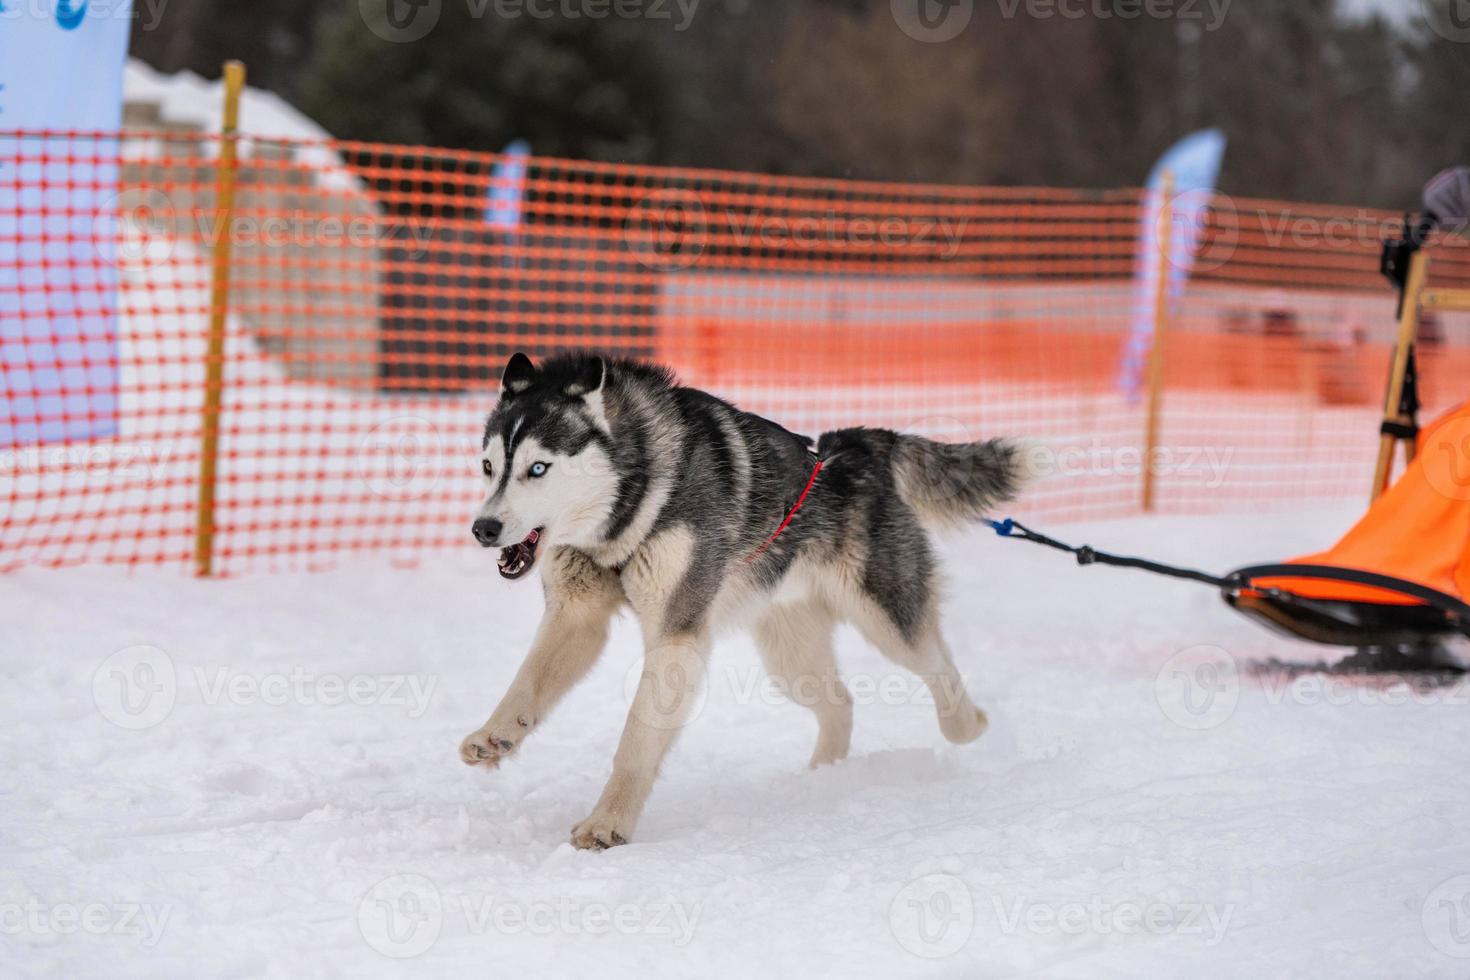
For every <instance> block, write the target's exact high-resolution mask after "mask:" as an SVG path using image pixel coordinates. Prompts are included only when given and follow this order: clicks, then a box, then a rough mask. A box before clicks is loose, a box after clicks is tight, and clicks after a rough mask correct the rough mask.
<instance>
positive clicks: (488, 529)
mask: <svg viewBox="0 0 1470 980" xmlns="http://www.w3.org/2000/svg"><path fill="white" fill-rule="evenodd" d="M504 526H505V525H503V524H501V523H500V522H499V521H497V520H495V519H494V518H491V517H480V518H476V520H475V523H474V524H472V525H470V533H471V534H473V535H474V536H475V540H476V541H478V542H480V544H481V546H483V547H486V548H493V547H495V542H497V541H499V540H500V529H501V528H502V527H504Z"/></svg>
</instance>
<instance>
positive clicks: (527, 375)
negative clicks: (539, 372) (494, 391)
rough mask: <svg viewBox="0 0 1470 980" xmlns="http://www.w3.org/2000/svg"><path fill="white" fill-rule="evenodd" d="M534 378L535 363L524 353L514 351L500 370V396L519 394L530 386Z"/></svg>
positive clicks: (506, 396)
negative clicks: (503, 368)
mask: <svg viewBox="0 0 1470 980" xmlns="http://www.w3.org/2000/svg"><path fill="white" fill-rule="evenodd" d="M535 380H536V365H534V364H532V363H531V359H530V358H529V357H527V356H526V355H525V354H523V353H521V352H520V351H516V352H515V353H514V354H512V355H511V356H510V360H509V361H507V362H506V363H505V370H503V371H501V372H500V397H501V398H509V397H511V396H512V395H519V394H520V393H521V392H523V391H525V390H526V389H527V388H529V387H531V382H533V381H535Z"/></svg>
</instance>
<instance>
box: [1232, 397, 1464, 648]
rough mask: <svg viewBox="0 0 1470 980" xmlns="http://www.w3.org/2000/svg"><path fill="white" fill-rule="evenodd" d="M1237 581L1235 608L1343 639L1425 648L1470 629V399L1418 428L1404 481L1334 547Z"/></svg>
mask: <svg viewBox="0 0 1470 980" xmlns="http://www.w3.org/2000/svg"><path fill="white" fill-rule="evenodd" d="M1230 578H1232V579H1234V580H1236V581H1237V582H1238V583H1239V586H1238V587H1237V588H1236V589H1234V590H1229V589H1227V590H1226V591H1225V600H1226V601H1227V602H1229V603H1230V604H1231V605H1232V606H1234V607H1235V608H1236V609H1239V610H1240V611H1241V612H1243V613H1246V614H1247V615H1250V616H1253V617H1255V618H1256V619H1258V620H1260V621H1262V622H1264V623H1265V624H1267V625H1268V626H1270V627H1272V628H1274V629H1277V630H1279V631H1282V632H1285V633H1289V634H1291V635H1293V636H1299V637H1302V638H1303V639H1307V640H1315V641H1317V642H1319V643H1331V644H1337V645H1342V646H1353V647H1365V646H1385V647H1397V646H1419V645H1424V644H1429V643H1433V642H1435V641H1436V640H1438V639H1441V638H1443V637H1446V636H1449V635H1452V634H1455V633H1464V634H1466V635H1470V605H1467V604H1466V602H1465V596H1466V594H1467V593H1470V402H1466V403H1465V404H1463V405H1461V406H1460V407H1459V408H1456V409H1454V410H1452V411H1450V412H1448V413H1446V414H1445V415H1443V416H1441V417H1440V418H1438V419H1436V420H1435V421H1434V422H1433V423H1432V424H1430V425H1429V426H1428V427H1427V428H1425V429H1424V430H1423V431H1422V432H1421V433H1420V434H1419V440H1418V452H1417V453H1416V454H1415V457H1414V460H1413V462H1412V463H1410V464H1409V466H1408V469H1406V470H1405V471H1404V474H1403V476H1401V477H1400V478H1399V480H1398V482H1397V483H1395V484H1394V485H1393V486H1392V487H1390V488H1389V489H1388V490H1387V491H1386V492H1385V493H1384V494H1383V495H1382V496H1380V497H1379V498H1378V500H1377V501H1375V502H1374V504H1373V506H1372V507H1370V508H1369V509H1368V512H1367V513H1366V514H1364V515H1363V518H1362V520H1360V521H1358V523H1357V524H1356V525H1354V526H1353V528H1352V530H1350V531H1348V533H1347V534H1345V535H1343V538H1342V540H1340V541H1338V542H1337V544H1336V545H1334V546H1333V547H1331V548H1329V549H1328V550H1327V551H1323V552H1320V553H1318V554H1314V555H1306V556H1304V557H1301V558H1295V559H1292V560H1291V561H1289V562H1286V563H1284V564H1280V565H1255V566H1251V567H1249V568H1242V569H1239V570H1238V571H1236V572H1235V573H1234V574H1233V575H1232V576H1230Z"/></svg>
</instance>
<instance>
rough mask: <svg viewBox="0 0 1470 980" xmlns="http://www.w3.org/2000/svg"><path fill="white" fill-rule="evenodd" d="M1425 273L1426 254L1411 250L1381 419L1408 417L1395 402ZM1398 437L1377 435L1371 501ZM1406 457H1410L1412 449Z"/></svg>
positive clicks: (1384, 483) (1383, 482)
mask: <svg viewBox="0 0 1470 980" xmlns="http://www.w3.org/2000/svg"><path fill="white" fill-rule="evenodd" d="M1428 276H1429V256H1427V255H1425V254H1424V253H1423V252H1415V253H1414V257H1413V258H1411V259H1410V260H1409V275H1408V277H1407V278H1406V279H1405V280H1404V298H1403V304H1402V305H1403V309H1401V310H1399V332H1398V339H1397V340H1396V341H1395V342H1394V348H1393V368H1392V370H1390V372H1389V375H1388V394H1387V395H1386V396H1385V397H1384V399H1383V421H1385V422H1398V423H1408V422H1409V421H1410V420H1409V419H1406V418H1404V417H1403V416H1402V415H1400V414H1399V403H1400V402H1401V401H1402V400H1403V397H1404V376H1405V375H1406V374H1407V373H1408V369H1409V348H1410V347H1412V346H1413V345H1414V339H1415V337H1416V336H1417V335H1418V333H1419V308H1420V293H1422V292H1423V290H1424V280H1425V279H1427V278H1428ZM1397 444H1398V437H1397V436H1392V435H1389V434H1388V433H1386V432H1385V433H1383V434H1382V435H1380V436H1379V437H1378V465H1377V466H1376V467H1374V470H1373V492H1372V493H1371V494H1370V495H1369V497H1368V501H1369V502H1370V503H1371V502H1373V501H1375V500H1377V499H1378V497H1379V496H1380V495H1381V494H1382V493H1383V491H1385V490H1387V489H1388V481H1389V477H1390V476H1391V475H1392V473H1393V450H1394V447H1395V446H1396V445H1397ZM1409 458H1410V459H1411V460H1412V459H1413V455H1412V450H1411V451H1410V456H1409Z"/></svg>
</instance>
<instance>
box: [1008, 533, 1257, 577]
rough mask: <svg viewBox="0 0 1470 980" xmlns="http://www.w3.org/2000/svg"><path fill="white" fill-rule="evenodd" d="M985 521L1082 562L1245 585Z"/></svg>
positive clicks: (1199, 572)
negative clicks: (1063, 552)
mask: <svg viewBox="0 0 1470 980" xmlns="http://www.w3.org/2000/svg"><path fill="white" fill-rule="evenodd" d="M985 523H986V524H989V525H990V526H991V527H993V528H995V533H996V534H999V535H1000V536H1001V537H1004V538H1019V539H1021V540H1023V541H1035V542H1036V543H1037V544H1044V545H1046V546H1047V547H1048V548H1055V549H1057V550H1058V551H1065V552H1068V553H1070V554H1073V555H1076V556H1077V564H1079V565H1115V566H1117V567H1119V568H1140V569H1143V570H1144V571H1145V572H1155V573H1157V574H1159V575H1167V576H1169V577H1170V578H1182V579H1187V580H1188V581H1191V582H1203V583H1204V584H1205V585H1213V586H1214V587H1215V588H1217V589H1221V590H1223V591H1226V592H1237V591H1239V590H1240V588H1241V586H1242V585H1243V584H1244V583H1243V582H1242V580H1241V579H1240V578H1239V577H1237V576H1234V575H1231V576H1227V577H1224V578H1221V577H1220V576H1218V575H1210V574H1208V573H1207V572H1201V571H1197V570H1196V569H1193V568H1180V567H1179V566H1177V565H1165V564H1163V563H1162V562H1156V561H1149V560H1148V559H1146V558H1131V557H1129V556H1127V555H1112V554H1109V553H1107V552H1106V551H1098V550H1097V549H1096V548H1093V547H1092V546H1091V545H1085V544H1084V545H1077V546H1075V547H1074V546H1073V545H1070V544H1063V543H1062V542H1060V541H1058V540H1057V539H1056V538H1049V537H1047V536H1046V535H1044V534H1041V533H1040V532H1038V531H1033V530H1031V529H1030V528H1029V527H1027V526H1026V525H1024V524H1022V523H1020V522H1019V521H1016V520H1013V519H1012V518H1009V517H1007V518H1006V519H1005V520H1003V521H992V520H986V521H985Z"/></svg>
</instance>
